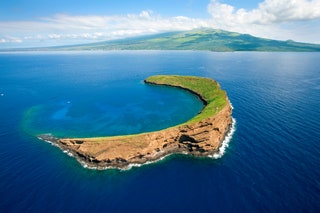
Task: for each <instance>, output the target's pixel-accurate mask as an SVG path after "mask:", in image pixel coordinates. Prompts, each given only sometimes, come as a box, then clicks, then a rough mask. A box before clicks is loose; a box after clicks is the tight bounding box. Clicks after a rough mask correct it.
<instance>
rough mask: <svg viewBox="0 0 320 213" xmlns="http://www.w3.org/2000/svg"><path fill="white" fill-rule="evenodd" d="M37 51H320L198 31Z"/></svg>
mask: <svg viewBox="0 0 320 213" xmlns="http://www.w3.org/2000/svg"><path fill="white" fill-rule="evenodd" d="M38 50H208V51H217V52H229V51H278V52H279V51H292V52H298V51H299V52H301V51H302V52H310V51H320V44H308V43H300V42H294V41H291V40H288V41H279V40H271V39H264V38H258V37H254V36H251V35H249V34H240V33H235V32H228V31H224V30H214V29H197V30H191V31H184V32H170V33H162V34H156V35H149V36H141V37H135V38H126V39H120V40H112V41H105V42H99V43H92V44H83V45H73V46H61V47H51V48H38Z"/></svg>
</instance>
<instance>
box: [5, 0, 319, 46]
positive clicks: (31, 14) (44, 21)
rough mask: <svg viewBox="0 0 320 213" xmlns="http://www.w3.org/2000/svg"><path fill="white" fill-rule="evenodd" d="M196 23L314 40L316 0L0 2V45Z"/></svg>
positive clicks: (114, 35) (89, 38)
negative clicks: (242, 0) (245, 0)
mask: <svg viewBox="0 0 320 213" xmlns="http://www.w3.org/2000/svg"><path fill="white" fill-rule="evenodd" d="M201 27H206V28H214V29H222V30H227V31H233V32H239V33H247V34H251V35H253V36H257V37H263V38H270V39H277V40H288V39H291V40H295V41H299V42H309V43H320V36H319V35H320V0H281V1H277V0H264V1H263V0H260V1H259V0H252V1H250V2H239V1H235V0H224V1H223V0H197V1H195V0H174V1H169V0H163V1H152V0H137V1H134V2H133V1H129V0H123V1H118V2H114V1H92V0H91V1H88V0H83V1H76V0H70V1H67V2H66V1H61V0H57V1H41V0H28V1H26V0H20V1H1V2H0V29H1V30H0V48H14V47H43V46H57V45H71V44H81V43H92V42H99V41H106V40H112V39H118V38H125V37H131V36H139V35H146V34H155V33H161V32H168V31H179V30H191V29H194V28H201Z"/></svg>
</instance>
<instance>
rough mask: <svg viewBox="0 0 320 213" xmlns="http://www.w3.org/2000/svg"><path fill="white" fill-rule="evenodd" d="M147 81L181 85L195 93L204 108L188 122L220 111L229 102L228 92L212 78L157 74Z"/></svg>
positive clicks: (196, 120)
mask: <svg viewBox="0 0 320 213" xmlns="http://www.w3.org/2000/svg"><path fill="white" fill-rule="evenodd" d="M145 81H146V82H147V83H151V84H159V85H167V86H174V87H180V88H183V89H186V90H189V91H191V92H193V93H195V94H196V95H197V96H198V97H199V98H200V99H201V100H202V101H203V102H204V104H205V107H204V108H203V110H202V111H201V112H200V113H199V114H198V115H196V116H195V117H193V118H192V119H191V120H189V121H188V122H187V123H186V124H190V123H195V122H198V121H201V120H203V119H205V118H208V117H211V116H213V115H215V114H216V113H218V112H219V111H220V110H221V109H222V108H223V107H224V106H226V104H227V103H228V98H227V95H226V92H225V91H224V90H222V89H221V88H220V85H219V84H218V83H217V82H216V81H214V80H212V79H210V78H202V77H195V76H178V75H157V76H151V77H149V78H147V79H146V80H145Z"/></svg>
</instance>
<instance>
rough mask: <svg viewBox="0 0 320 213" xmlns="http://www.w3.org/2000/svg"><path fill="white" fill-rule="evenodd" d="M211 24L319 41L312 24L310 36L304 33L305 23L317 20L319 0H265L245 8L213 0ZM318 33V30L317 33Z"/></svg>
mask: <svg viewBox="0 0 320 213" xmlns="http://www.w3.org/2000/svg"><path fill="white" fill-rule="evenodd" d="M208 12H209V14H210V15H211V16H212V22H211V26H213V27H216V28H221V29H225V30H231V31H237V32H240V33H249V34H253V35H256V36H262V37H268V38H273V39H295V40H300V41H307V42H318V43H319V42H320V38H319V37H320V36H319V32H320V30H318V29H317V28H319V25H318V26H317V25H314V27H313V28H314V31H313V33H312V34H313V36H310V35H307V34H308V33H311V32H310V29H309V31H305V32H304V33H305V35H303V34H301V30H306V29H307V28H306V27H305V24H304V22H305V23H307V22H310V20H320V0H281V1H280V0H265V1H264V2H262V3H260V4H259V5H258V7H257V8H255V9H252V10H245V9H243V8H240V9H237V10H236V9H235V7H233V6H231V5H228V4H224V3H220V2H219V1H218V0H212V1H211V2H210V4H209V5H208ZM316 33H318V34H316Z"/></svg>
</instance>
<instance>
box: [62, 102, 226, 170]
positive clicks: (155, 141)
mask: <svg viewBox="0 0 320 213" xmlns="http://www.w3.org/2000/svg"><path fill="white" fill-rule="evenodd" d="M231 113H232V109H231V106H230V103H229V101H228V104H227V105H226V106H225V107H224V108H223V109H222V110H220V112H218V113H217V114H215V115H213V116H211V117H208V118H205V119H203V120H202V121H200V122H196V123H193V124H185V125H180V126H176V127H171V128H168V129H164V130H161V131H157V132H150V133H144V134H138V135H131V136H119V137H104V138H81V139H59V140H57V142H56V143H57V145H58V146H59V147H60V148H62V149H65V150H68V151H69V152H71V153H73V155H74V156H75V157H76V158H77V159H78V160H79V161H81V162H84V163H85V164H87V165H89V166H93V167H98V168H99V167H101V168H104V167H117V168H126V167H127V166H128V165H129V164H143V163H146V162H148V161H155V160H158V159H159V158H161V157H164V156H166V155H169V154H171V153H188V154H191V155H194V156H208V155H211V154H214V153H216V152H217V151H218V148H219V147H220V145H221V143H222V141H223V140H224V137H225V135H226V134H227V132H228V131H229V129H230V126H231V122H232V120H231V119H232V118H231Z"/></svg>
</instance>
